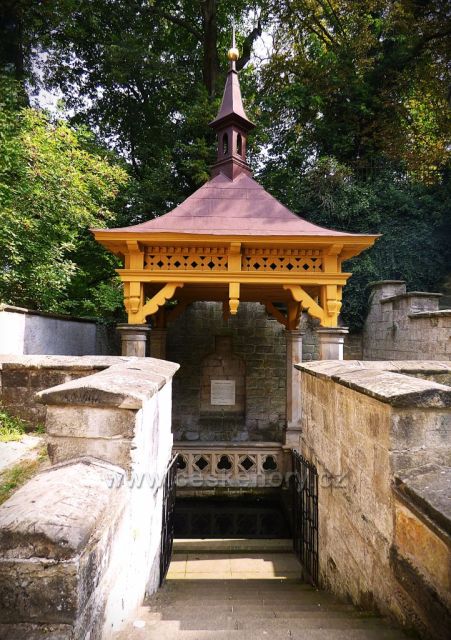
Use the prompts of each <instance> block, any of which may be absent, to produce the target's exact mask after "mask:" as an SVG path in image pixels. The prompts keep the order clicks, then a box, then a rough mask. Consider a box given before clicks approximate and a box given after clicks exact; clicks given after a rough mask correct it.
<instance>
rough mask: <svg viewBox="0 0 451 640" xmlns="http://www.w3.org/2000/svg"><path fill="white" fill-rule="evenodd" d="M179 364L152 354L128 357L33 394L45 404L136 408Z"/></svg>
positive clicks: (171, 374)
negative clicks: (97, 370)
mask: <svg viewBox="0 0 451 640" xmlns="http://www.w3.org/2000/svg"><path fill="white" fill-rule="evenodd" d="M178 369H179V365H178V364H175V363H174V362H168V361H166V360H156V359H155V358H128V359H125V362H124V361H122V362H121V363H120V364H113V366H110V367H109V368H107V369H104V370H102V371H99V372H97V373H94V374H93V375H90V376H86V377H84V378H79V379H76V380H71V381H70V382H66V383H64V384H60V385H58V386H56V387H52V388H50V389H45V390H44V391H40V392H39V393H37V394H36V398H38V399H39V400H40V401H41V402H44V403H45V404H47V405H49V404H50V405H55V404H56V405H65V404H75V405H79V404H81V405H90V406H111V407H119V408H121V409H140V408H141V407H142V405H143V402H145V401H146V400H148V399H149V398H151V397H152V396H153V395H155V393H157V392H158V391H159V390H160V389H161V388H162V387H164V385H165V384H167V383H168V382H169V381H170V380H171V379H172V377H173V375H174V374H175V373H176V371H177V370H178Z"/></svg>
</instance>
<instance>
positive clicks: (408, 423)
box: [299, 362, 451, 640]
mask: <svg viewBox="0 0 451 640" xmlns="http://www.w3.org/2000/svg"><path fill="white" fill-rule="evenodd" d="M420 364H423V363H412V372H413V373H418V365H420ZM299 368H300V370H301V372H302V375H301V380H302V382H301V398H302V421H303V422H302V427H303V429H302V436H301V447H300V448H301V451H302V453H303V454H304V456H305V457H306V458H307V459H308V460H310V461H312V462H313V463H314V464H315V465H316V466H317V468H318V473H319V497H318V504H319V558H320V579H321V583H322V585H323V586H325V587H326V588H328V589H330V590H332V591H333V592H335V593H336V594H338V595H339V596H341V597H343V596H348V597H349V598H350V599H351V600H352V601H353V602H354V603H355V604H358V605H361V606H363V607H371V608H375V609H377V610H379V611H381V612H382V613H384V614H388V615H391V616H392V617H395V618H397V619H398V621H399V622H401V623H402V624H404V625H405V626H414V627H415V628H416V629H418V630H420V631H421V632H422V633H423V635H424V636H425V637H435V638H440V639H443V640H444V639H445V638H446V635H444V633H443V629H444V627H445V626H446V624H448V625H449V622H450V620H451V616H450V612H451V609H450V604H451V603H450V602H449V591H448V596H446V593H447V590H449V587H450V576H449V572H446V576H445V575H444V573H443V562H444V561H445V559H446V560H447V566H449V560H450V558H451V554H450V550H451V536H450V535H449V533H450V529H449V527H450V523H451V513H449V508H448V512H447V511H446V510H445V509H444V508H443V505H442V507H438V508H437V506H436V511H439V512H440V516H439V518H438V522H439V524H438V525H437V524H435V525H431V524H430V520H431V518H430V516H429V517H428V516H425V517H424V518H423V521H425V522H426V523H427V524H426V528H427V530H428V536H429V538H426V536H424V537H423V543H422V544H423V546H422V547H421V544H420V543H421V540H420V537H418V538H417V542H418V544H419V546H420V547H421V548H419V549H418V550H416V551H415V542H414V541H413V540H412V539H410V540H407V538H406V535H405V533H404V534H403V533H402V531H404V532H405V531H407V529H406V526H405V518H404V520H403V519H402V518H401V515H400V511H399V509H398V511H397V507H396V500H397V497H396V496H395V495H394V493H393V483H394V479H395V476H403V477H404V476H408V475H409V474H412V473H418V470H419V469H424V468H425V467H427V466H430V465H432V466H433V467H434V469H435V482H436V483H440V482H441V483H444V482H445V480H446V478H449V464H450V460H451V438H450V433H451V411H450V407H451V389H450V388H449V387H448V386H445V385H442V384H439V383H436V382H434V381H431V380H424V379H421V378H417V377H414V376H411V375H410V373H411V371H410V368H409V365H408V364H407V363H405V362H403V363H397V362H342V363H335V362H317V363H311V364H303V365H300V366H299ZM423 369H424V372H425V373H426V374H429V375H434V374H438V375H441V374H443V373H444V371H445V369H447V370H448V372H450V371H451V367H450V366H449V365H446V364H445V363H436V364H435V363H433V362H429V363H424V367H423ZM405 374H407V375H405ZM431 485H432V479H431V478H430V477H429V478H428V479H427V481H425V486H431ZM422 500H423V506H422V507H421V509H422V510H423V511H424V509H425V507H424V504H425V503H426V502H428V501H429V502H431V501H433V499H432V498H431V497H430V496H429V497H424V496H423V499H422ZM419 502H420V503H421V500H420V501H419ZM421 509H420V510H421ZM409 517H410V516H409ZM440 518H441V520H440ZM440 523H441V524H440ZM438 529H439V530H440V536H441V540H442V544H441V546H439V545H438V544H435V545H433V544H432V543H431V544H429V543H428V542H427V539H429V540H431V539H432V537H433V536H434V535H435V536H436V537H437V530H438ZM447 530H448V533H447ZM414 531H415V530H414V529H412V530H411V534H410V535H415V532H414ZM419 536H420V534H419ZM435 550H437V553H436V551H435ZM428 553H429V554H430V557H429V559H427V558H426V556H427V554H428ZM412 554H413V556H414V558H412ZM421 555H422V558H420V556H421ZM432 556H434V557H432ZM407 569H408V570H409V571H410V572H411V574H412V575H413V574H415V575H416V576H417V588H416V592H415V593H409V592H408V589H407V588H406V586H408V584H409V581H407V585H406V583H405V578H403V577H402V576H403V575H404V576H405V574H406V571H407ZM432 593H433V594H435V595H434V597H435V600H436V602H437V607H435V608H430V610H429V611H428V610H427V609H426V610H425V607H424V602H426V601H429V600H426V598H430V597H431V594H432ZM439 610H440V611H441V616H440V621H439V623H437V621H436V620H435V618H437V611H439Z"/></svg>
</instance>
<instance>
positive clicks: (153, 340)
mask: <svg viewBox="0 0 451 640" xmlns="http://www.w3.org/2000/svg"><path fill="white" fill-rule="evenodd" d="M167 333H168V330H167V329H152V331H151V332H150V355H151V356H152V358H158V359H159V360H166V336H167Z"/></svg>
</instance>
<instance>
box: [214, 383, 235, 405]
mask: <svg viewBox="0 0 451 640" xmlns="http://www.w3.org/2000/svg"><path fill="white" fill-rule="evenodd" d="M210 403H211V404H220V405H234V404H235V380H212V381H211V400H210Z"/></svg>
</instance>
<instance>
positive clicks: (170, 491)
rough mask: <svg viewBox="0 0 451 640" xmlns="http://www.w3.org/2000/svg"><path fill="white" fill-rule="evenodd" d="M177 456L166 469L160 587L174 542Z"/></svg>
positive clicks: (167, 567)
mask: <svg viewBox="0 0 451 640" xmlns="http://www.w3.org/2000/svg"><path fill="white" fill-rule="evenodd" d="M176 460H177V456H174V457H173V458H172V460H171V462H170V463H169V464H168V466H167V468H166V473H165V476H164V478H163V484H162V486H163V516H162V523H161V545H160V587H161V585H162V584H163V581H164V579H165V577H166V574H167V572H168V569H169V563H170V562H171V556H172V543H173V540H174V506H175V492H176V477H177V464H176Z"/></svg>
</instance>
